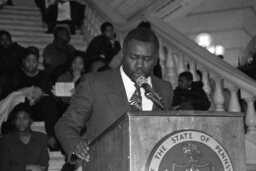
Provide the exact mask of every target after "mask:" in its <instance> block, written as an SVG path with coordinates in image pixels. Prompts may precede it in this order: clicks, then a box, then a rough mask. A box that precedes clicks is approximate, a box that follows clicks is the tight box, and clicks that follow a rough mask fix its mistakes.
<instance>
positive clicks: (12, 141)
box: [0, 131, 49, 171]
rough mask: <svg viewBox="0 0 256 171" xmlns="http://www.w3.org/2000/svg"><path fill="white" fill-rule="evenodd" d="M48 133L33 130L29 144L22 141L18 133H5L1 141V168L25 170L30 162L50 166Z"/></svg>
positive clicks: (3, 169) (4, 170) (17, 170)
mask: <svg viewBox="0 0 256 171" xmlns="http://www.w3.org/2000/svg"><path fill="white" fill-rule="evenodd" d="M47 142H48V138H47V136H46V135H44V134H42V133H39V132H34V131H32V135H31V139H30V142H29V143H28V144H24V143H22V142H21V141H20V139H19V135H18V133H17V132H16V131H15V132H14V133H10V134H7V135H5V136H4V137H3V138H2V139H1V142H0V154H1V155H0V170H1V171H25V167H26V165H28V164H35V165H40V166H43V167H45V168H46V170H47V168H48V165H49V164H48V162H49V154H48V151H47Z"/></svg>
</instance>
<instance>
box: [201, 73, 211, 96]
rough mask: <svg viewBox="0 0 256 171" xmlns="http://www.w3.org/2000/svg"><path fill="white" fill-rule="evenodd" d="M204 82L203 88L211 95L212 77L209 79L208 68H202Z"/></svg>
mask: <svg viewBox="0 0 256 171" xmlns="http://www.w3.org/2000/svg"><path fill="white" fill-rule="evenodd" d="M202 82H203V83H204V86H203V89H204V91H205V93H206V94H207V96H208V97H210V96H211V92H212V89H211V85H210V79H209V72H208V71H207V70H204V69H203V70H202Z"/></svg>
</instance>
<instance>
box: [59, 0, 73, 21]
mask: <svg viewBox="0 0 256 171" xmlns="http://www.w3.org/2000/svg"><path fill="white" fill-rule="evenodd" d="M65 20H71V12H70V3H69V2H64V3H58V18H57V21H65Z"/></svg>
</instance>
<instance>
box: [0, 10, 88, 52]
mask: <svg viewBox="0 0 256 171" xmlns="http://www.w3.org/2000/svg"><path fill="white" fill-rule="evenodd" d="M0 30H7V31H9V32H10V33H11V35H12V39H13V41H14V42H18V43H19V44H20V45H22V46H24V47H27V46H36V47H38V48H39V49H40V52H42V51H43V49H44V47H45V46H46V45H47V44H49V43H51V42H52V40H53V35H52V34H45V33H44V32H45V31H46V28H43V27H42V22H41V15H40V12H39V10H38V9H36V8H27V7H15V6H13V7H10V6H4V7H3V9H1V10H0ZM70 43H71V44H72V45H73V46H74V47H75V48H77V49H78V50H83V51H84V50H85V49H86V40H85V38H84V36H83V35H81V34H80V31H79V30H77V31H76V35H72V37H71V42H70Z"/></svg>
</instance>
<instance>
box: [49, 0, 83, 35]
mask: <svg viewBox="0 0 256 171" xmlns="http://www.w3.org/2000/svg"><path fill="white" fill-rule="evenodd" d="M84 10H85V5H83V4H80V3H78V2H77V1H70V0H57V2H56V3H54V4H53V5H50V6H49V8H48V9H47V13H46V17H45V21H46V23H47V24H48V31H47V33H52V31H53V29H54V28H55V26H56V25H57V24H67V25H68V26H69V28H70V31H71V33H72V34H75V29H76V27H78V28H80V27H81V25H82V22H83V19H84Z"/></svg>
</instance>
